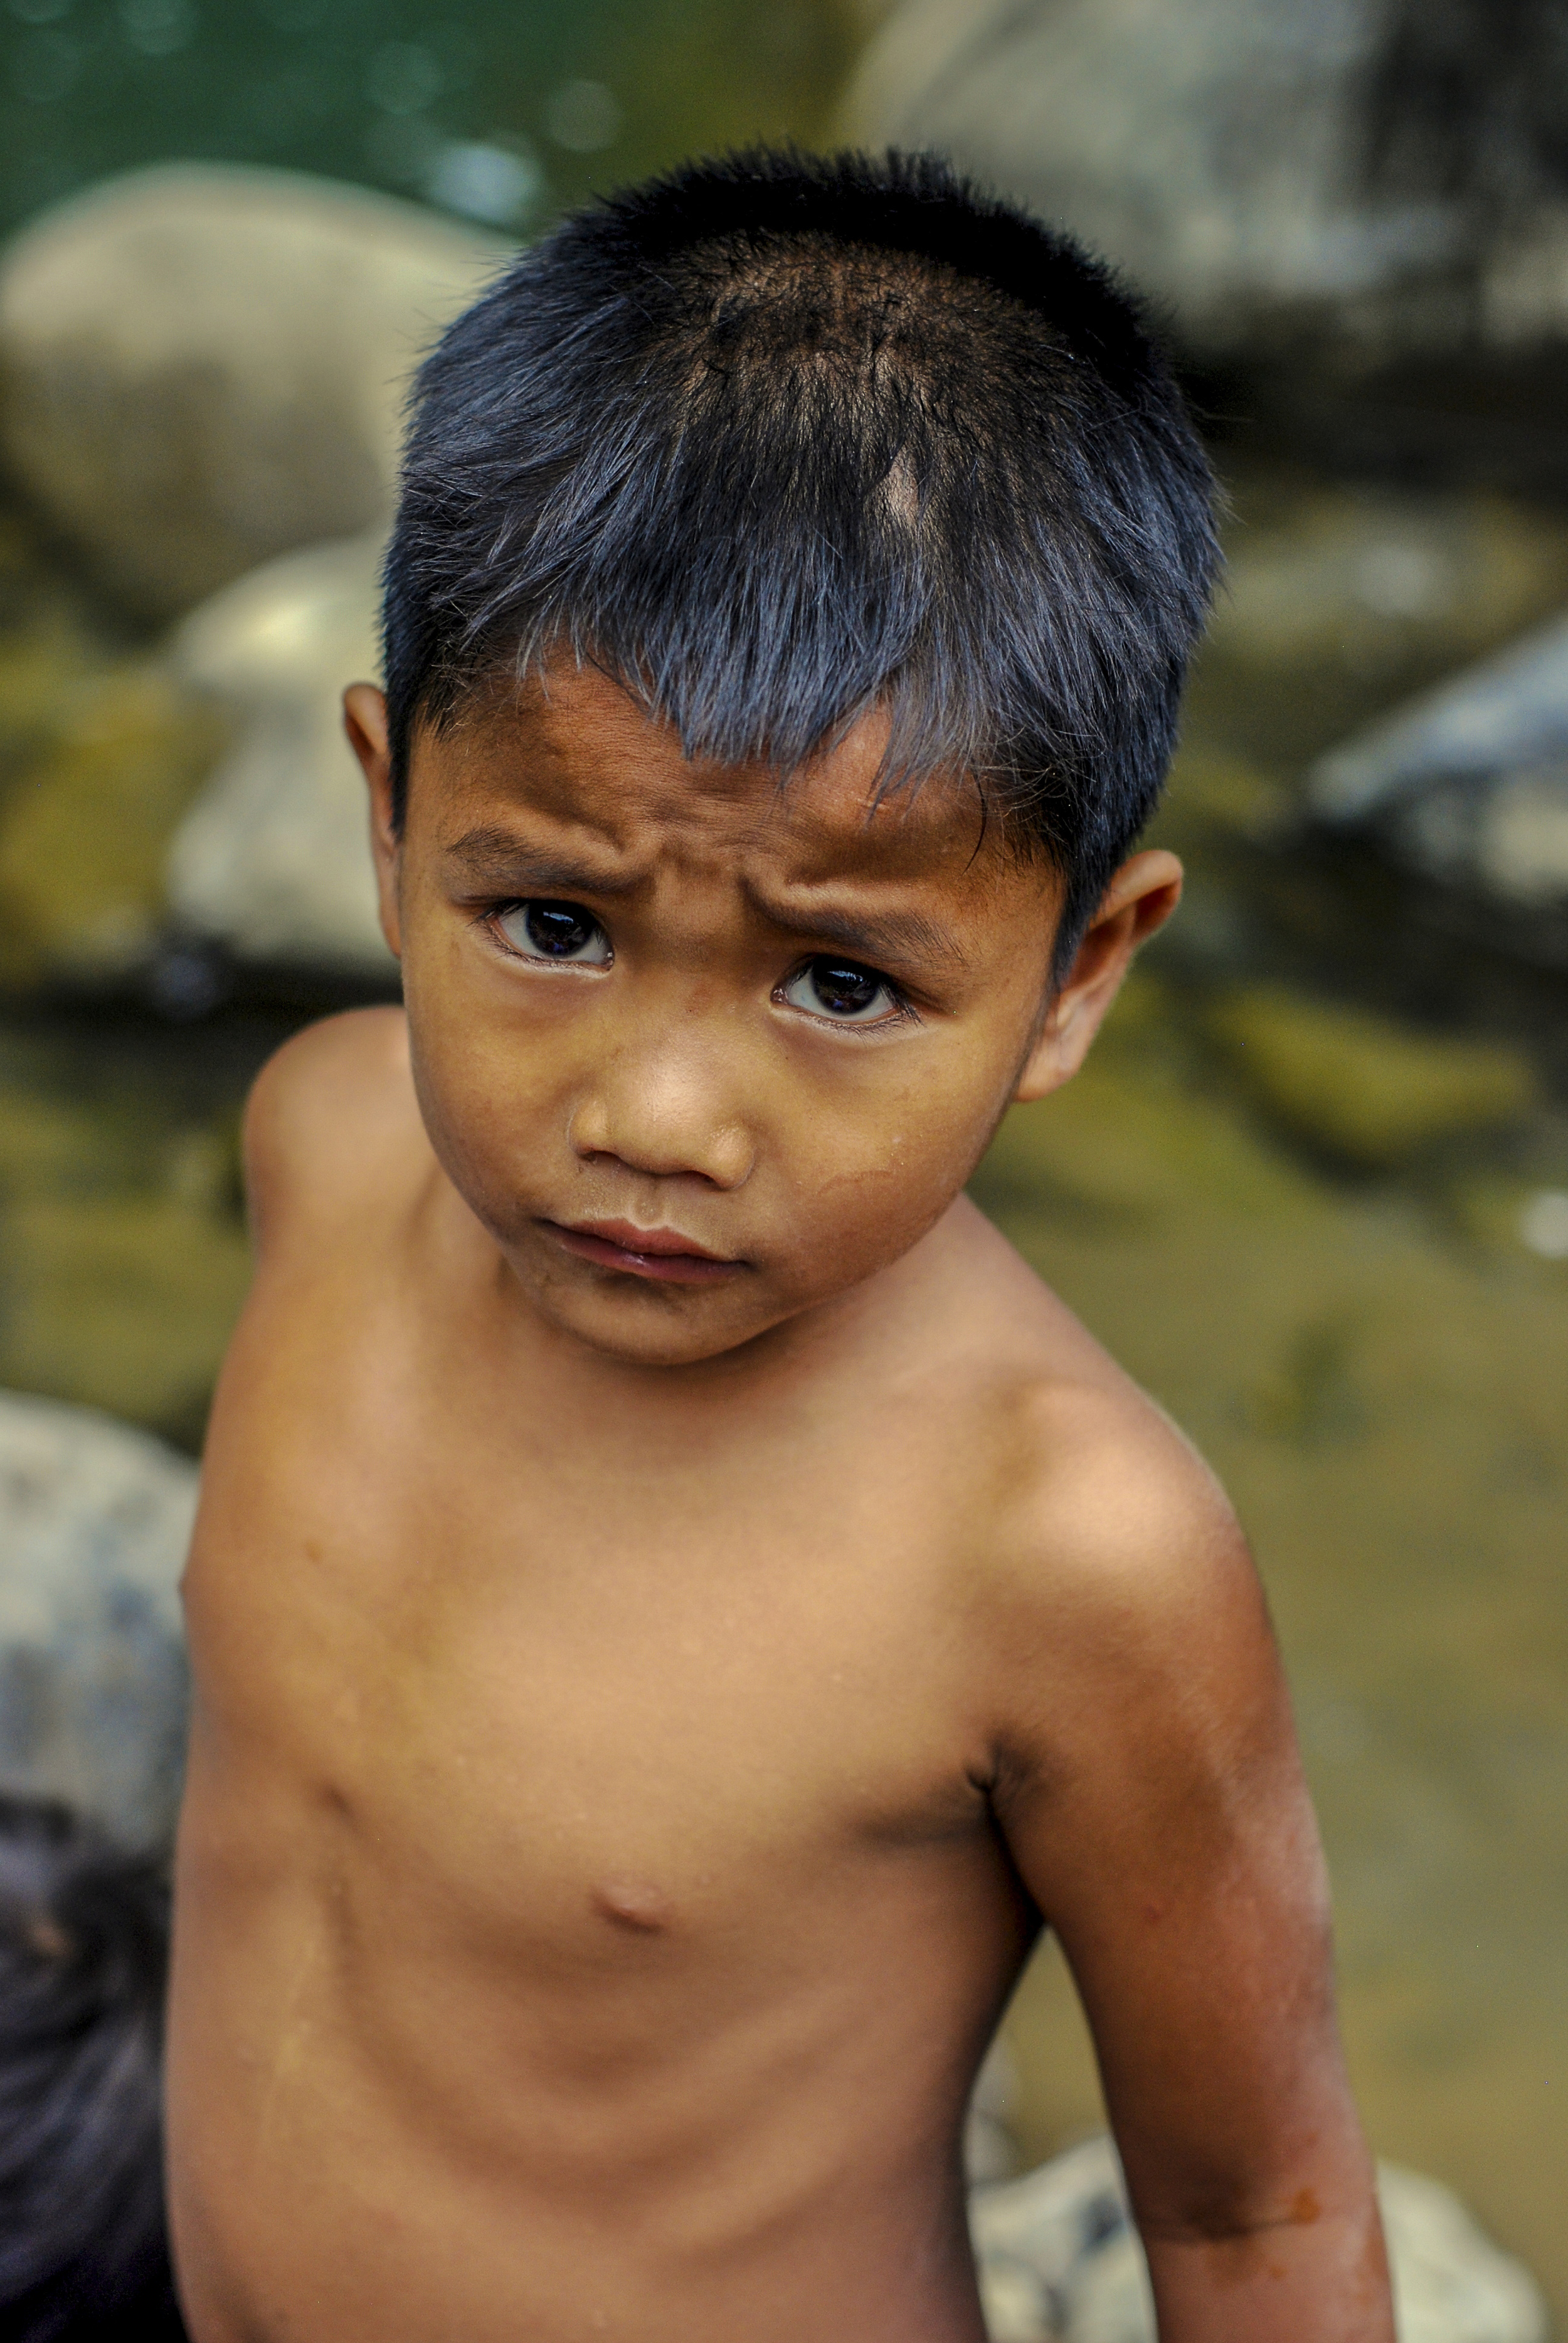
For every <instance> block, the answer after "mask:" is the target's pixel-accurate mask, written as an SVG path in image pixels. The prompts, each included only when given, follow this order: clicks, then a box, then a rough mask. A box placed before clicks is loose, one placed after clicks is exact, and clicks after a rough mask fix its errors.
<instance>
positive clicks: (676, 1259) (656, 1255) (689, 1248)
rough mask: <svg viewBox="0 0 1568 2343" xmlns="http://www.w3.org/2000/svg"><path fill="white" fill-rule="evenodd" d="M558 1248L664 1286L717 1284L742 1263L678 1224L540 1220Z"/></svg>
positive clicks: (626, 1274)
mask: <svg viewBox="0 0 1568 2343" xmlns="http://www.w3.org/2000/svg"><path fill="white" fill-rule="evenodd" d="M539 1226H540V1227H541V1228H543V1229H546V1230H548V1232H549V1234H550V1235H551V1236H552V1237H554V1238H555V1240H556V1242H557V1243H558V1245H560V1246H561V1248H562V1249H563V1251H565V1252H570V1253H576V1254H577V1256H578V1259H579V1260H580V1261H591V1262H598V1266H599V1267H600V1268H601V1269H618V1270H619V1271H620V1272H622V1274H623V1275H625V1276H627V1277H648V1278H652V1279H654V1280H655V1281H657V1282H659V1283H662V1284H666V1285H720V1284H722V1283H723V1282H724V1281H725V1280H726V1279H727V1278H731V1277H735V1276H737V1275H739V1272H740V1271H741V1270H742V1269H744V1268H745V1266H746V1264H745V1262H740V1261H726V1260H724V1259H723V1257H722V1256H721V1255H720V1254H719V1253H714V1252H709V1251H708V1250H707V1248H706V1247H705V1246H702V1245H699V1244H697V1243H696V1242H693V1240H692V1239H691V1238H690V1237H687V1236H682V1235H681V1233H680V1232H679V1231H678V1229H639V1228H638V1227H637V1226H636V1225H635V1223H634V1222H630V1221H579V1222H578V1224H577V1225H576V1226H575V1227H570V1228H568V1226H567V1224H566V1223H565V1222H562V1221H541V1222H540V1223H539Z"/></svg>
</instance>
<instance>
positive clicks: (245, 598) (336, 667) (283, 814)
mask: <svg viewBox="0 0 1568 2343" xmlns="http://www.w3.org/2000/svg"><path fill="white" fill-rule="evenodd" d="M381 550H382V546H381V538H380V534H379V532H377V533H376V534H374V535H371V536H368V537H363V538H349V539H347V540H346V541H344V542H341V543H337V544H331V545H317V546H312V547H310V548H309V549H308V550H307V551H306V552H303V553H290V554H285V555H283V556H282V557H281V558H280V559H278V560H276V561H270V562H267V563H266V565H265V566H264V567H263V568H260V569H257V570H256V571H254V572H253V573H252V574H251V576H249V577H248V578H241V579H239V581H238V582H237V584H236V585H233V586H227V587H226V588H224V589H223V591H222V592H221V593H218V594H215V595H214V596H213V597H212V598H211V600H210V601H207V602H205V603H203V604H202V606H201V608H199V609H196V610H193V611H192V613H191V615H190V616H189V618H186V620H185V621H184V622H183V624H182V625H181V626H180V627H179V628H177V629H176V634H175V638H174V643H173V648H172V657H173V661H174V665H175V668H176V672H177V673H178V674H179V675H180V676H181V678H182V679H184V680H185V681H186V682H187V683H189V684H191V685H193V686H195V687H196V689H201V690H205V691H208V692H211V693H213V694H215V695H216V697H217V698H218V699H221V700H222V701H223V702H224V703H225V704H226V707H227V708H228V709H229V710H230V712H231V715H232V717H233V719H234V721H235V725H236V733H235V745H234V747H233V748H232V749H230V751H229V753H228V755H227V756H226V758H225V759H223V760H222V762H221V763H220V764H219V766H218V768H217V770H216V772H215V774H214V775H213V777H212V779H210V780H209V781H208V783H207V784H206V788H205V789H204V790H203V792H202V794H201V796H200V797H199V798H198V799H196V803H195V805H194V806H193V807H192V808H191V809H190V811H189V812H188V813H187V814H186V818H185V820H184V821H183V822H182V824H181V825H180V828H179V829H178V830H177V831H176V834H175V837H174V840H173V842H172V844H171V847H170V852H169V862H168V871H167V888H168V897H169V903H170V908H171V909H172V910H173V911H174V912H175V914H176V918H177V919H178V920H179V921H180V923H181V924H182V926H184V927H186V929H189V930H193V931H194V932H195V933H196V934H198V935H201V936H204V937H209V938H212V939H215V940H219V941H221V942H222V943H224V944H225V945H226V947H227V949H228V950H230V951H232V952H233V953H234V954H235V955H236V958H238V959H240V960H262V961H278V962H285V963H303V964H305V965H307V966H310V967H314V968H318V969H322V970H328V971H337V972H340V973H343V974H347V975H361V976H373V977H374V976H381V977H385V976H387V975H388V974H389V973H390V971H391V970H392V966H393V962H392V958H391V954H390V953H389V952H388V951H387V946H386V944H385V943H384V942H383V940H382V937H381V931H380V930H379V928H378V927H377V923H376V890H375V885H374V881H373V880H372V876H371V864H370V848H369V842H368V820H367V808H366V795H365V784H364V781H363V780H362V779H361V777H360V773H359V768H358V766H357V763H356V761H355V759H354V757H353V754H352V752H351V751H350V749H349V747H348V743H347V739H345V738H344V733H343V718H342V708H341V700H342V694H343V688H344V686H345V684H347V683H352V682H355V681H357V680H360V679H369V678H373V677H374V676H376V675H377V672H378V670H379V668H380V652H379V649H378V647H377V637H376V629H377V598H378V588H379V572H380V562H381Z"/></svg>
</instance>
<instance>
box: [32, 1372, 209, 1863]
mask: <svg viewBox="0 0 1568 2343" xmlns="http://www.w3.org/2000/svg"><path fill="white" fill-rule="evenodd" d="M195 1512H196V1467H195V1466H194V1465H193V1464H191V1463H187V1462H186V1459H185V1458H184V1457H181V1456H176V1454H175V1453H173V1451H172V1450H170V1449H167V1448H166V1447H164V1446H163V1444H162V1443H160V1442H158V1441H156V1440H153V1439H150V1438H149V1437H148V1436H147V1435H146V1433H139V1432H131V1431H128V1430H126V1427H125V1426H124V1425H122V1424H118V1423H115V1422H113V1420H112V1419H111V1418H110V1417H108V1416H105V1415H98V1414H96V1413H94V1412H92V1411H91V1410H89V1409H86V1408H76V1407H62V1406H60V1405H58V1404H57V1403H55V1402H53V1401H49V1400H41V1399H27V1398H23V1397H20V1396H18V1395H16V1394H15V1393H5V1394H0V1779H3V1780H4V1781H5V1783H6V1785H8V1786H10V1787H13V1788H20V1789H25V1790H27V1791H33V1792H43V1793H47V1794H49V1795H54V1796H56V1797H63V1798H66V1799H69V1800H70V1801H71V1803H72V1804H73V1805H76V1806H78V1807H80V1808H81V1809H82V1810H84V1811H85V1813H87V1814H89V1815H94V1816H95V1817H96V1818H97V1819H98V1820H99V1821H101V1822H103V1823H105V1824H106V1825H107V1826H108V1827H109V1828H110V1829H111V1830H112V1831H114V1832H115V1833H116V1835H117V1836H119V1837H121V1838H122V1839H124V1840H126V1841H127V1842H129V1843H131V1844H136V1845H146V1844H153V1843H156V1842H161V1841H163V1840H165V1839H166V1837H167V1836H168V1835H169V1834H170V1832H171V1831H172V1830H173V1827H174V1820H175V1812H176V1805H177V1803H178V1798H179V1785H180V1776H181V1771H182V1767H183V1764H184V1755H185V1725H186V1662H185V1638H184V1632H183V1628H182V1624H181V1619H180V1607H179V1595H178V1584H179V1576H180V1572H181V1571H182V1569H183V1568H184V1566H185V1556H186V1546H187V1544H189V1541H190V1531H191V1522H192V1519H193V1517H194V1514H195Z"/></svg>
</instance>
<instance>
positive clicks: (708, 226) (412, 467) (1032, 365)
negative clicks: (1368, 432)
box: [385, 148, 1217, 944]
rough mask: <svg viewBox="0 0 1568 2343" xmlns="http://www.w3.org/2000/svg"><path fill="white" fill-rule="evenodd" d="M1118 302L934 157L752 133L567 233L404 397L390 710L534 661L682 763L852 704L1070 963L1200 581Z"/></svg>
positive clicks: (1043, 233)
mask: <svg viewBox="0 0 1568 2343" xmlns="http://www.w3.org/2000/svg"><path fill="white" fill-rule="evenodd" d="M1212 490H1213V483H1212V478H1211V473H1210V469H1209V466H1208V462H1207V459H1206V458H1205V456H1204V453H1203V450H1202V447H1201V443H1200V441H1199V438H1198V436H1197V434H1196V432H1195V431H1194V429H1193V427H1192V425H1191V421H1190V419H1189V417H1188V415H1187V411H1186V407H1185V405H1184V402H1183V400H1182V398H1181V393H1180V391H1179V390H1178V389H1177V387H1176V386H1175V383H1174V382H1173V380H1172V377H1171V373H1170V370H1169V368H1168V367H1167V365H1166V363H1165V360H1164V357H1162V355H1161V350H1160V348H1159V347H1158V346H1157V344H1156V342H1155V340H1154V338H1153V337H1152V336H1151V332H1150V330H1149V328H1148V326H1147V324H1146V321H1145V318H1144V315H1143V312H1142V309H1141V306H1140V304H1139V303H1138V301H1137V300H1136V299H1135V298H1134V297H1132V296H1131V294H1130V293H1129V292H1128V291H1127V290H1126V289H1125V288H1124V287H1122V286H1121V285H1120V284H1119V283H1118V282H1117V280H1116V279H1115V277H1113V276H1112V275H1111V271H1110V270H1109V269H1107V268H1106V267H1104V266H1101V264H1100V263H1099V262H1098V261H1095V260H1092V259H1091V258H1090V257H1089V256H1087V255H1086V254H1085V253H1084V252H1083V251H1082V250H1081V248H1080V247H1079V246H1077V245H1076V244H1075V243H1073V242H1072V240H1071V239H1070V237H1068V236H1063V235H1060V234H1059V233H1057V232H1056V231H1054V230H1052V229H1050V228H1047V227H1044V226H1040V223H1039V222H1037V221H1035V220H1034V219H1032V218H1031V217H1030V216H1029V214H1028V213H1027V212H1025V211H1023V210H1021V209H1020V207H1018V206H1015V205H1013V204H1010V203H1006V202H1002V201H1000V200H997V199H995V198H993V197H990V196H984V195H982V194H980V193H979V192H977V190H976V188H975V187H974V186H972V184H971V183H970V181H968V180H967V179H964V178H962V177H960V176H959V175H958V174H957V173H956V172H955V171H954V170H953V169H952V168H951V166H950V165H949V164H947V163H946V162H944V161H943V160H942V159H941V158H940V157H939V156H933V155H923V154H917V155H905V154H900V153H897V152H891V153H889V154H888V155H886V156H881V157H879V158H872V157H869V156H864V155H859V154H841V155H837V156H829V157H815V156H807V155H803V154H801V153H799V152H798V151H797V150H795V149H792V148H791V149H788V150H772V149H767V148H755V149H751V150H749V151H747V152H745V153H742V154H737V155H732V156H727V157H725V158H723V159H721V160H719V161H716V162H699V163H694V164H691V165H689V166H686V167H685V168H683V169H680V170H678V171H676V172H673V173H671V174H670V175H668V176H665V177H660V178H656V179H653V180H650V181H648V183H647V184H646V185H644V186H638V187H634V188H631V189H630V190H628V191H625V192H622V193H619V194H617V195H613V196H608V197H607V198H605V199H603V200H602V201H598V202H596V203H594V204H592V205H590V206H588V207H587V208H586V209H584V210H581V211H579V212H578V213H576V214H575V215H573V216H570V217H568V218H567V219H566V220H565V221H563V222H562V224H561V225H560V226H558V227H557V228H556V229H554V231H553V232H552V233H551V234H549V235H548V236H546V237H545V238H544V239H543V240H542V241H541V242H540V243H539V244H538V245H536V246H534V247H533V248H532V249H531V250H530V251H528V252H526V253H524V254H523V256H521V257H520V258H519V259H518V261H517V262H516V263H515V264H514V265H513V266H511V267H509V268H508V271H507V272H506V274H505V275H504V276H502V277H500V278H499V280H498V282H497V283H496V284H495V285H493V286H492V287H490V289H489V290H488V291H487V293H485V294H484V295H483V296H482V297H481V298H480V299H479V300H478V301H477V303H476V304H475V305H474V307H472V308H470V309H469V310H468V311H467V313H466V315H464V316H463V317H459V318H458V319H457V323H456V324H455V325H453V326H452V327H450V329H449V330H448V331H447V334H446V335H445V337H443V339H442V340H441V342H440V343H439V344H438V346H437V348H436V349H435V350H434V352H433V353H432V355H431V356H430V357H428V358H427V361H426V363H425V365H424V367H422V369H421V370H420V373H419V375H418V377H417V384H416V387H415V392H414V397H413V406H412V415H411V423H410V430H409V436H408V442H407V456H406V460H405V467H404V473H403V487H402V495H401V499H400V504H399V508H398V514H397V525H396V528H395V531H394V535H393V538H392V541H391V546H390V548H389V551H388V554H387V573H386V582H387V593H386V609H385V649H386V676H387V702H388V715H389V727H390V734H391V742H392V757H393V777H394V788H395V791H396V792H397V798H396V806H397V818H398V820H401V818H402V809H403V805H404V802H405V795H404V793H405V792H406V789H407V766H408V753H409V747H410V740H411V737H412V732H413V729H414V726H415V724H416V721H422V722H426V723H428V724H431V725H432V726H434V727H436V728H437V729H439V728H440V726H441V725H442V724H443V723H444V722H445V721H447V719H448V718H449V717H450V716H451V714H452V713H453V711H454V710H455V709H456V708H457V705H458V704H459V702H460V700H461V699H462V698H463V696H464V695H465V693H466V692H467V691H468V690H470V689H472V688H473V687H474V686H475V685H476V684H477V683H478V682H479V681H480V680H482V679H486V678H487V677H488V676H490V675H493V674H495V673H496V672H497V671H498V670H499V669H501V668H503V667H504V665H505V664H506V663H507V662H508V660H511V661H515V662H517V663H518V670H519V672H522V671H526V670H527V669H529V668H530V667H532V668H537V667H538V665H539V664H540V663H542V661H543V660H544V659H547V658H548V657H549V656H551V655H552V654H554V653H557V652H559V651H563V650H564V651H566V652H568V654H575V656H576V657H577V658H578V659H586V660H589V661H591V662H593V663H594V664H596V665H598V666H599V667H601V668H603V669H606V670H607V671H608V673H610V674H612V675H614V676H616V677H617V678H618V679H619V680H620V681H621V682H623V683H624V684H626V685H627V686H628V689H631V690H633V691H634V692H635V693H637V694H638V696H639V697H640V698H641V699H643V700H644V702H645V703H646V704H647V705H648V707H649V708H650V709H655V710H657V711H658V712H659V713H661V714H662V715H664V716H665V717H667V718H668V719H669V721H670V722H671V723H673V724H674V725H675V726H676V727H677V728H678V732H679V735H680V739H681V742H682V745H683V747H684V749H685V751H686V753H687V754H688V755H689V756H704V757H713V758H717V759H722V760H725V761H727V762H728V761H734V762H739V761H742V760H745V759H766V760H768V761H769V763H770V764H771V765H772V766H773V767H774V768H775V769H777V770H778V771H779V773H780V774H785V773H788V772H789V770H791V769H794V768H795V767H797V766H799V764H800V762H801V761H802V760H803V759H806V758H807V757H809V756H810V755H811V754H812V753H813V752H815V751H817V750H819V749H821V748H822V747H824V746H826V745H828V744H829V743H830V742H831V741H832V740H834V739H836V738H838V737H839V736H840V735H841V734H842V733H843V732H844V731H845V730H847V729H848V728H849V725H850V724H851V723H853V721H854V720H855V719H856V718H857V717H859V715H860V714H862V713H863V712H865V711H867V710H869V709H871V708H872V707H874V706H876V705H877V704H879V703H880V704H882V705H884V706H885V707H886V708H887V709H888V710H889V712H890V717H891V723H892V731H891V739H890V745H889V749H888V753H887V758H886V760H885V764H884V769H883V772H884V782H885V784H886V785H888V786H894V785H897V784H900V783H902V782H905V781H918V780H919V779H922V778H924V777H926V776H928V775H930V774H934V773H937V772H943V771H945V772H951V773H967V774H969V775H971V776H972V777H973V778H974V779H975V780H976V782H977V783H978V784H979V786H980V790H981V792H982V796H983V798H984V799H985V801H986V803H987V805H988V807H995V808H997V809H1000V810H1001V811H1002V812H1004V814H1005V816H1006V818H1007V820H1008V821H1009V824H1010V827H1011V829H1012V830H1013V831H1014V833H1015V834H1016V835H1018V836H1019V837H1020V839H1021V840H1023V841H1024V842H1025V844H1026V845H1027V846H1029V847H1031V848H1033V849H1039V850H1044V851H1045V852H1046V853H1047V854H1049V855H1050V858H1051V859H1052V860H1053V861H1054V862H1055V863H1056V864H1057V865H1058V867H1059V868H1060V870H1061V872H1062V874H1063V876H1064V878H1065V880H1066V882H1067V900H1066V903H1065V905H1064V916H1063V920H1062V929H1063V937H1064V940H1066V941H1067V942H1068V943H1069V944H1071V943H1075V942H1076V940H1077V936H1078V933H1079V932H1080V931H1081V927H1082V924H1083V923H1084V921H1085V920H1087V919H1088V918H1089V916H1090V915H1091V913H1092V910H1093V909H1094V906H1095V903H1096V902H1097V901H1098V900H1099V898H1100V895H1101V892H1102V890H1103V889H1104V886H1105V883H1106V881H1107V880H1108V879H1109V878H1110V876H1111V872H1112V870H1114V869H1115V868H1116V865H1117V863H1118V862H1119V861H1120V860H1121V858H1122V857H1123V856H1124V855H1125V853H1126V852H1127V850H1128V849H1129V847H1130V845H1131V842H1132V840H1134V839H1135V838H1136V837H1137V835H1138V832H1139V831H1140V830H1141V828H1142V827H1143V824H1144V823H1145V821H1146V820H1148V818H1149V815H1150V813H1151V811H1152V809H1153V807H1154V804H1155V801H1156V799H1157V798H1158V795H1159V792H1160V789H1161V784H1162V782H1163V779H1164V776H1165V770H1166V767H1167V765H1168V764H1169V761H1170V756H1171V747H1172V743H1173V739H1174V733H1175V724H1176V712H1177V703H1178V699H1179V697H1180V693H1181V684H1182V680H1183V677H1184V674H1185V669H1186V663H1187V659H1188V657H1189V654H1190V652H1191V647H1192V644H1193V642H1194V640H1195V639H1196V637H1197V635H1198V633H1199V631H1200V629H1201V626H1202V623H1203V619H1204V617H1205V614H1206V610H1207V607H1208V600H1209V595H1210V591H1211V584H1212V580H1213V576H1214V571H1215V568H1216V562H1217V550H1216V545H1215V538H1214V529H1213V521H1212V514H1211V505H1212Z"/></svg>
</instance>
